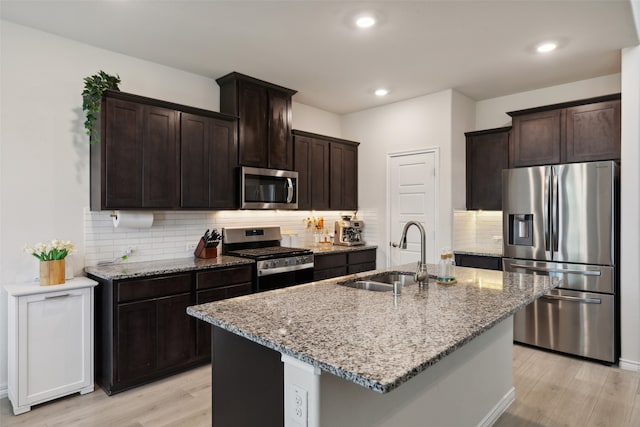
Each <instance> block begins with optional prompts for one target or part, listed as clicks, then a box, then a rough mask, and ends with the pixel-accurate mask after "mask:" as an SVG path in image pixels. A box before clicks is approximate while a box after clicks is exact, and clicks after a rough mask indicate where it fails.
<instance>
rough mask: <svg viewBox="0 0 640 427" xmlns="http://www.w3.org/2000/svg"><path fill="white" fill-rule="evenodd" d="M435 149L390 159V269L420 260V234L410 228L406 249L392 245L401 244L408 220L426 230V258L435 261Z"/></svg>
mask: <svg viewBox="0 0 640 427" xmlns="http://www.w3.org/2000/svg"><path fill="white" fill-rule="evenodd" d="M436 165H437V153H436V151H435V150H433V151H427V152H421V153H415V154H398V155H393V154H392V155H390V157H389V172H388V176H387V181H388V186H389V199H388V200H389V204H390V206H389V209H388V212H389V232H390V239H391V241H390V242H389V245H390V246H389V254H390V255H389V258H390V259H389V266H394V265H401V264H407V263H410V262H417V261H419V260H420V233H419V232H418V229H417V227H411V228H410V229H409V233H408V234H407V249H399V248H397V247H393V246H391V243H398V242H399V241H400V235H401V234H402V228H403V226H404V224H405V223H406V222H407V221H410V220H414V221H419V222H420V223H421V224H422V225H423V226H424V229H425V230H426V232H427V233H426V234H427V236H426V237H427V242H426V259H427V262H431V263H433V262H435V258H436V252H435V225H436V220H435V212H436V195H437V193H436V190H437V187H436Z"/></svg>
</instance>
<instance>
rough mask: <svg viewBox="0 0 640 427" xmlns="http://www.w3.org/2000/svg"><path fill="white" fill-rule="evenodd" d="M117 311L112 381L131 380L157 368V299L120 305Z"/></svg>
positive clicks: (150, 372)
mask: <svg viewBox="0 0 640 427" xmlns="http://www.w3.org/2000/svg"><path fill="white" fill-rule="evenodd" d="M116 310H117V313H116V322H117V326H116V328H115V330H116V346H115V352H116V360H117V364H116V367H115V371H116V375H115V382H116V383H122V382H130V381H132V380H135V379H137V378H139V377H143V376H146V375H149V374H152V373H153V372H154V371H155V370H156V349H157V336H158V335H157V333H156V302H155V300H147V301H140V302H132V303H126V304H119V305H118V306H117V309H116Z"/></svg>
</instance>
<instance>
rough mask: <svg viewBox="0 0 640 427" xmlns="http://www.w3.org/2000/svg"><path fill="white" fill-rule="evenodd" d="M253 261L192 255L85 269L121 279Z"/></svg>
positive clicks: (97, 275)
mask: <svg viewBox="0 0 640 427" xmlns="http://www.w3.org/2000/svg"><path fill="white" fill-rule="evenodd" d="M253 262H254V261H253V260H251V259H248V258H239V257H234V256H229V255H218V256H217V257H216V258H209V259H201V258H196V257H190V258H177V259H166V260H158V261H146V262H124V263H119V264H108V265H100V266H95V267H85V268H84V271H85V272H86V273H88V274H91V275H93V276H96V277H100V278H101V279H107V280H116V279H117V280H120V279H130V278H134V277H144V276H151V275H155V274H169V273H179V272H182V271H191V270H207V269H211V268H221V267H229V266H233V265H243V264H253Z"/></svg>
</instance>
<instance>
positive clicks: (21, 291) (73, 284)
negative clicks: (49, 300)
mask: <svg viewBox="0 0 640 427" xmlns="http://www.w3.org/2000/svg"><path fill="white" fill-rule="evenodd" d="M97 284H98V282H96V281H95V280H91V279H89V278H88V277H84V276H79V277H74V278H73V279H68V280H66V281H65V282H64V283H62V284H60V285H47V286H40V284H39V283H37V282H27V283H12V284H9V285H5V286H4V289H5V291H6V292H7V294H9V295H10V296H14V297H19V296H25V295H34V294H44V293H51V292H60V291H69V290H73V289H81V288H89V287H94V286H96V285H97Z"/></svg>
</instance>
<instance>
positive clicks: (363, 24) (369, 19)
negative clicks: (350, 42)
mask: <svg viewBox="0 0 640 427" xmlns="http://www.w3.org/2000/svg"><path fill="white" fill-rule="evenodd" d="M375 24H376V19H375V18H374V17H373V16H369V15H364V16H360V17H358V18H356V25H357V26H358V28H370V27H373V26H374V25H375Z"/></svg>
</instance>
